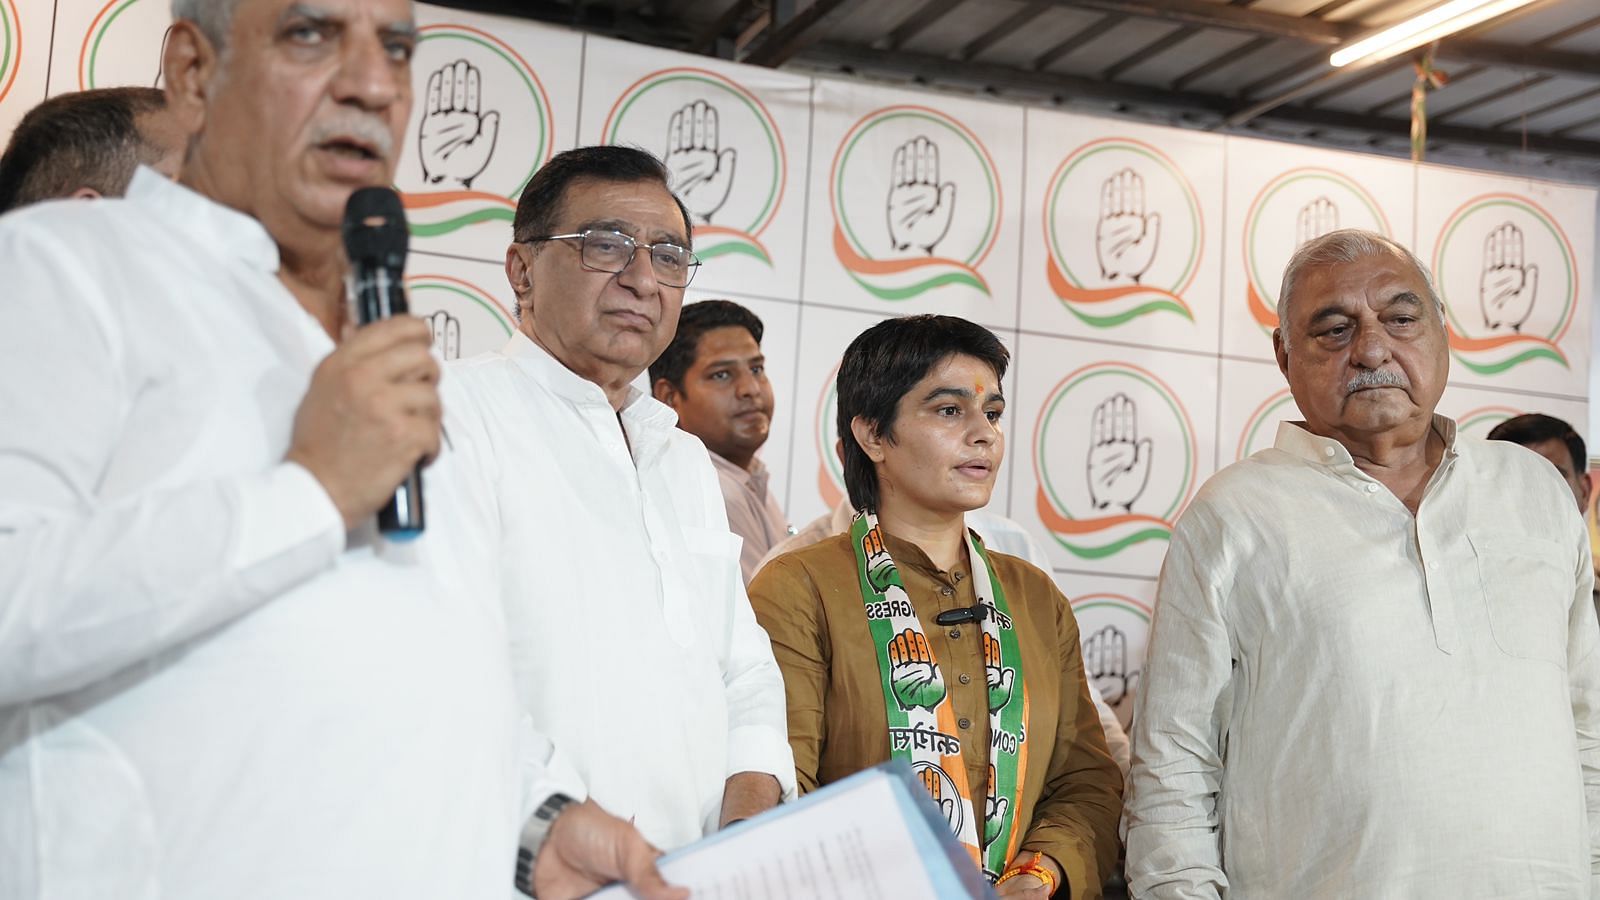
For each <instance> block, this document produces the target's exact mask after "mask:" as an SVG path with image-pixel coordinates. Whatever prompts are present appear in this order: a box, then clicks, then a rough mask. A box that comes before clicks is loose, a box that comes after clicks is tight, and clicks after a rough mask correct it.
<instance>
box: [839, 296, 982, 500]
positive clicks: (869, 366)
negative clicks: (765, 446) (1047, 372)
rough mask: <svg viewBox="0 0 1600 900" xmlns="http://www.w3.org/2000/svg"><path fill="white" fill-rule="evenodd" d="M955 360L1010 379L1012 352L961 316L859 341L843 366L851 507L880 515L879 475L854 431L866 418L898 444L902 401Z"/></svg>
mask: <svg viewBox="0 0 1600 900" xmlns="http://www.w3.org/2000/svg"><path fill="white" fill-rule="evenodd" d="M952 356H970V357H973V358H974V359H977V360H979V361H980V362H985V363H988V364H989V366H990V368H992V369H994V375H995V378H1004V377H1005V375H1006V363H1007V362H1009V361H1010V359H1011V352H1010V351H1009V350H1007V349H1006V348H1005V345H1004V344H1002V343H1000V339H999V338H997V337H995V335H994V332H992V331H990V330H989V329H987V328H985V327H983V326H982V325H979V324H977V323H975V322H969V321H967V320H966V319H961V318H957V317H955V316H932V315H921V316H904V317H902V318H898V319H886V320H884V321H882V322H879V323H878V324H876V325H874V326H872V327H871V328H868V329H867V330H866V331H863V332H861V334H859V335H857V336H856V339H855V340H853V341H851V342H850V346H849V347H847V348H845V351H844V359H842V360H840V362H839V378H838V381H837V382H835V388H836V391H837V394H838V397H839V416H838V427H839V437H840V439H841V440H842V441H843V443H844V484H845V489H846V490H848V491H849V492H850V505H852V506H854V507H855V508H856V509H862V510H870V511H873V512H876V511H877V508H878V471H877V469H875V468H874V467H873V464H872V460H871V459H870V458H868V457H867V451H865V450H863V449H861V445H860V444H858V443H856V440H855V437H854V435H853V434H852V433H851V431H850V423H851V421H853V420H854V419H855V418H856V417H857V416H860V417H861V418H862V419H863V420H865V421H866V422H867V423H868V424H870V425H872V427H873V428H874V429H875V430H876V431H877V432H878V434H880V435H882V436H883V437H884V439H886V440H888V441H891V442H892V441H893V440H894V423H895V414H896V412H898V410H899V405H900V398H901V397H904V396H905V395H906V394H907V393H908V392H910V390H911V389H912V388H914V387H916V385H917V382H919V381H921V380H922V379H924V378H926V377H928V373H929V372H931V371H933V369H934V367H935V366H938V365H939V364H940V363H942V362H944V361H945V360H946V359H949V358H950V357H952Z"/></svg>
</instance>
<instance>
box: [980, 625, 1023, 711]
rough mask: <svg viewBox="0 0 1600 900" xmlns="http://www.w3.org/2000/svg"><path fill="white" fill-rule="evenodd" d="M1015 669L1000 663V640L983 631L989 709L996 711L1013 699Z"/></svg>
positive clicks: (984, 667)
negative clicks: (1012, 687)
mask: <svg viewBox="0 0 1600 900" xmlns="http://www.w3.org/2000/svg"><path fill="white" fill-rule="evenodd" d="M1016 674H1017V673H1016V670H1015V669H1006V668H1002V667H1001V665H1000V642H999V641H997V640H995V639H994V638H993V637H992V636H990V634H989V633H988V632H987V631H986V632H984V633H983V675H984V679H985V681H986V682H987V683H988V685H989V711H990V712H994V711H995V710H997V709H999V708H1000V707H1002V706H1005V705H1006V703H1007V702H1009V701H1010V700H1011V683H1012V681H1013V680H1014V678H1015V676H1016Z"/></svg>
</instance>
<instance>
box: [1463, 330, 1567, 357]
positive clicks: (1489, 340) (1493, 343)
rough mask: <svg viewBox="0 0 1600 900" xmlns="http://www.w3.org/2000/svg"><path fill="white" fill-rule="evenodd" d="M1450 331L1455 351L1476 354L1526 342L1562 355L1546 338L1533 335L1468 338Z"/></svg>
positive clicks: (1498, 335)
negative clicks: (1540, 345) (1542, 346)
mask: <svg viewBox="0 0 1600 900" xmlns="http://www.w3.org/2000/svg"><path fill="white" fill-rule="evenodd" d="M1448 330H1449V332H1450V346H1451V348H1452V349H1455V350H1466V351H1469V352H1476V351H1479V350H1495V349H1498V348H1500V347H1504V346H1506V345H1508V344H1515V343H1519V342H1525V343H1530V344H1542V345H1544V346H1546V347H1548V348H1550V349H1551V350H1553V351H1555V353H1556V355H1557V356H1561V355H1562V353H1561V350H1560V348H1558V347H1557V346H1556V345H1555V344H1552V343H1550V342H1549V341H1547V340H1545V339H1544V338H1541V337H1534V336H1533V335H1531V334H1497V335H1494V336H1492V337H1481V338H1475V337H1467V336H1466V335H1464V334H1462V333H1461V332H1459V331H1456V330H1455V329H1454V328H1449V329H1448Z"/></svg>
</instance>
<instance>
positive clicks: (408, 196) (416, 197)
mask: <svg viewBox="0 0 1600 900" xmlns="http://www.w3.org/2000/svg"><path fill="white" fill-rule="evenodd" d="M400 203H401V205H402V206H404V207H405V208H406V209H432V208H433V207H435V206H444V205H446V204H448V203H488V204H490V205H492V206H503V207H505V208H507V209H510V210H515V209H516V208H517V204H515V203H513V202H512V201H510V200H508V199H506V198H505V197H502V196H500V195H499V194H490V193H486V192H484V191H427V192H423V193H409V192H408V193H403V194H401V195H400Z"/></svg>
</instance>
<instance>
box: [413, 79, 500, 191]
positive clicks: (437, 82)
mask: <svg viewBox="0 0 1600 900" xmlns="http://www.w3.org/2000/svg"><path fill="white" fill-rule="evenodd" d="M482 87H483V84H482V79H481V78H480V77H479V75H478V68H477V67H476V66H474V65H472V64H471V63H469V62H467V61H466V60H462V59H458V60H456V61H455V62H454V63H452V64H447V65H445V66H442V67H440V69H439V70H438V71H437V72H434V73H433V74H432V75H430V76H429V77H428V96H427V100H426V101H425V103H426V106H425V107H424V109H423V115H422V124H421V126H420V127H418V129H417V149H418V150H419V151H420V152H419V154H418V156H419V157H420V158H421V160H422V180H423V181H424V182H425V183H427V184H438V183H440V182H442V181H444V180H445V179H446V178H448V179H450V180H451V181H454V182H456V183H458V184H460V185H461V186H462V187H463V188H470V187H472V180H473V179H474V178H477V177H478V176H479V175H481V174H483V170H484V169H486V168H488V166H489V157H490V156H493V155H494V144H495V140H496V139H498V138H499V136H500V114H499V113H498V112H495V111H494V110H490V111H488V112H485V113H482V114H480V113H479V112H478V110H479V109H480V108H481V103H482Z"/></svg>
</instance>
